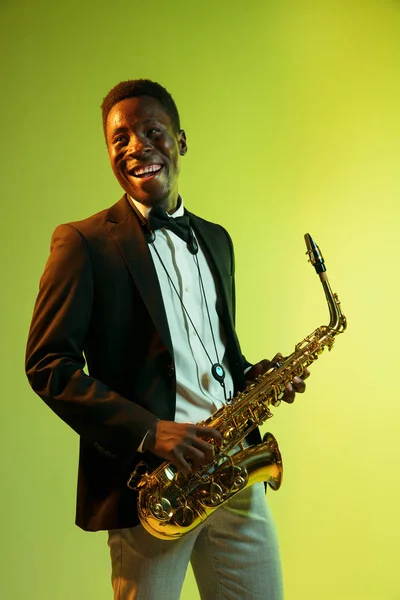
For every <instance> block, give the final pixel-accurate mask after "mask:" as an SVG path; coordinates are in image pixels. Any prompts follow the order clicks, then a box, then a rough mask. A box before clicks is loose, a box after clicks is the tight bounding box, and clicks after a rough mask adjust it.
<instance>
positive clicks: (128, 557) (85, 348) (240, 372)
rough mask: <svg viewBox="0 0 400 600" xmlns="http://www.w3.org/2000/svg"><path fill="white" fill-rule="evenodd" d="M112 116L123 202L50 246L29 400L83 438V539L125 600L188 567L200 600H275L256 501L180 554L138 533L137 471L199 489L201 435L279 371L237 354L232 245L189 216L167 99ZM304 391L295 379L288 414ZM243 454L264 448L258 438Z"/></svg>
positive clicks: (117, 98)
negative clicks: (106, 552)
mask: <svg viewBox="0 0 400 600" xmlns="http://www.w3.org/2000/svg"><path fill="white" fill-rule="evenodd" d="M102 112H103V125H104V133H105V137H106V142H107V149H108V153H109V157H110V162H111V166H112V169H113V171H114V174H115V176H116V178H117V180H118V181H119V183H120V185H121V187H122V188H123V190H124V191H125V194H124V196H123V197H122V199H121V200H119V201H118V202H117V203H116V204H114V206H112V207H111V208H110V209H108V210H104V211H102V212H100V213H98V214H96V215H94V216H92V217H90V218H88V219H85V220H83V221H80V222H75V223H69V224H66V225H61V226H59V227H57V229H56V230H55V232H54V234H53V238H52V243H51V253H50V257H49V259H48V262H47V265H46V268H45V271H44V274H43V276H42V279H41V284H40V291H39V295H38V299H37V302H36V306H35V311H34V315H33V319H32V325H31V330H30V334H29V340H28V347H27V359H26V368H27V375H28V378H29V381H30V383H31V385H32V387H33V389H34V390H35V391H36V393H37V394H39V396H40V397H41V398H43V400H44V401H45V402H46V403H47V404H48V405H49V406H50V408H51V409H52V410H53V411H54V412H55V413H56V414H58V415H59V416H60V417H61V418H62V419H63V420H64V421H65V422H66V423H68V424H69V425H70V426H71V427H72V428H73V429H74V430H75V431H76V432H77V433H78V434H79V435H80V461H79V477H78V499H77V516H76V523H77V524H78V526H80V527H81V528H82V529H84V530H87V531H95V530H99V529H107V530H109V545H110V549H111V558H112V572H113V575H112V579H113V587H114V594H115V598H116V599H117V598H118V599H121V600H122V599H123V600H132V599H147V600H152V599H157V600H159V599H161V598H162V599H163V600H176V599H177V598H179V594H180V590H181V587H182V583H183V579H184V576H185V573H186V569H187V565H188V562H189V560H191V562H192V566H193V570H194V573H195V576H196V579H197V582H198V586H199V589H200V593H201V596H202V598H206V599H210V600H211V599H212V600H215V599H216V598H232V599H237V600H239V599H241V600H243V599H244V598H249V599H252V600H255V599H261V598H262V599H265V598H267V599H269V600H278V599H280V598H281V597H282V585H281V575H280V565H279V553H278V547H277V542H276V537H275V532H274V527H273V523H272V519H271V517H270V514H269V512H268V508H267V504H266V502H265V498H264V492H263V486H262V485H260V484H257V485H254V486H251V487H249V488H247V489H245V490H243V491H242V492H241V493H239V494H237V495H236V496H235V497H234V498H233V499H231V500H230V501H229V502H227V503H226V504H225V505H224V506H222V507H220V508H219V509H218V510H217V511H216V512H215V513H214V514H213V515H212V516H211V517H209V519H207V520H206V522H205V523H204V524H203V525H201V526H200V527H198V528H197V529H195V530H194V531H193V532H191V533H189V534H187V535H186V536H183V537H182V538H181V539H179V540H174V541H165V540H159V539H157V538H155V537H153V536H151V535H150V534H149V533H148V532H147V531H146V530H145V529H144V528H143V526H142V525H140V524H138V517H137V512H136V500H137V497H136V494H135V492H133V491H131V490H130V489H128V487H127V478H128V476H129V474H130V473H131V472H132V471H133V469H134V467H135V465H136V464H137V463H138V462H139V461H140V460H142V459H143V460H145V461H146V462H147V463H148V464H150V465H156V464H158V463H157V460H158V459H164V460H165V459H166V460H168V461H172V462H173V463H174V464H175V466H176V467H177V468H178V469H179V470H180V471H182V472H184V473H186V474H190V473H191V471H192V470H193V469H196V468H197V467H198V466H199V465H202V464H206V463H208V462H210V461H211V460H212V457H213V453H214V445H218V444H219V443H220V442H221V435H220V433H219V432H218V431H216V430H214V429H212V428H209V427H203V426H197V425H195V423H198V422H200V421H202V420H203V419H205V418H207V417H208V416H209V415H210V414H212V413H213V412H214V411H215V410H216V409H217V408H218V407H219V406H221V405H222V403H223V402H225V401H226V399H227V398H228V397H229V395H230V394H233V393H235V392H236V391H237V390H239V389H243V387H244V386H245V384H246V381H245V377H246V378H247V379H252V378H254V377H255V376H256V375H257V374H258V373H261V372H263V371H264V370H265V369H266V368H269V367H270V366H271V363H270V361H267V360H264V361H261V362H260V363H258V364H257V365H255V366H253V367H252V366H251V365H250V364H249V363H247V362H246V360H245V359H244V357H243V355H242V353H241V350H240V345H239V342H238V339H237V337H236V333H235V329H234V313H235V296H234V257H233V247H232V242H231V240H230V238H229V236H228V234H227V232H226V231H225V230H224V229H223V228H222V227H220V226H219V225H215V224H212V223H209V222H206V221H204V220H203V219H200V218H199V217H196V216H195V215H193V214H191V213H189V212H187V211H186V210H185V209H184V207H183V200H182V198H181V196H180V195H179V193H178V176H179V170H180V162H181V157H182V156H184V155H185V154H186V152H187V144H186V136H185V133H184V131H183V130H182V129H181V128H180V123H179V115H178V111H177V109H176V106H175V103H174V101H173V99H172V97H171V96H170V95H169V93H168V92H167V91H166V90H165V89H164V88H163V87H161V86H160V85H159V84H157V83H154V82H151V81H148V80H136V81H128V82H122V83H120V84H118V85H117V86H116V87H115V88H113V89H112V90H111V91H110V92H109V94H108V95H107V96H106V98H105V99H104V101H103V104H102ZM182 217H183V221H182ZM187 217H188V218H189V224H190V228H188V227H187ZM185 218H186V221H185ZM176 224H178V225H176ZM175 225H176V226H175ZM181 229H182V230H183V231H181ZM180 236H182V237H183V239H181V237H180ZM85 361H86V364H87V368H88V374H86V373H85V372H84V370H83V369H84V366H85ZM218 373H219V375H218ZM245 373H246V375H245ZM221 374H222V375H221ZM304 389H305V385H304V382H303V381H302V380H301V379H299V378H295V379H294V381H293V383H292V384H289V385H288V386H287V389H286V392H285V395H284V400H286V401H288V402H292V401H293V399H294V396H295V392H296V391H297V392H303V391H304ZM247 441H248V443H250V444H252V443H259V442H260V436H259V433H258V431H255V432H253V433H252V434H251V435H250V436H249V438H248V440H247ZM158 462H159V461H158Z"/></svg>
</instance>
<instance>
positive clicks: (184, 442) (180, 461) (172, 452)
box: [143, 421, 222, 475]
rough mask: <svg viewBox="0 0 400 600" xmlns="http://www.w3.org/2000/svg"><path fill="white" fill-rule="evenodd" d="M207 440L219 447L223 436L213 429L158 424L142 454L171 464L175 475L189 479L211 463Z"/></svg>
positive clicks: (212, 457) (167, 422) (176, 424)
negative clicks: (151, 455) (174, 468)
mask: <svg viewBox="0 0 400 600" xmlns="http://www.w3.org/2000/svg"><path fill="white" fill-rule="evenodd" d="M203 438H205V439H203ZM206 439H211V440H214V442H215V444H216V445H217V446H220V445H221V443H222V435H221V434H220V433H219V431H217V430H216V429H213V428H212V427H204V426H202V425H192V424H191V423H175V422H174V421H157V423H156V424H155V426H154V427H153V429H151V430H150V431H149V432H148V434H147V436H146V439H145V441H144V444H143V450H144V451H149V452H152V453H153V454H155V455H156V456H159V457H160V458H163V459H165V460H168V461H170V462H172V463H173V464H174V465H175V467H176V468H177V469H178V471H181V472H182V473H184V474H185V475H190V474H191V473H193V472H194V471H196V470H197V468H198V467H200V466H201V465H204V464H207V463H209V462H212V460H213V459H214V444H212V443H210V442H207V441H205V440H206Z"/></svg>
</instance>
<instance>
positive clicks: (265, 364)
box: [246, 353, 310, 404]
mask: <svg viewBox="0 0 400 600" xmlns="http://www.w3.org/2000/svg"><path fill="white" fill-rule="evenodd" d="M284 360H285V359H284V357H283V356H282V354H280V353H278V354H276V355H275V356H274V358H273V359H272V360H268V359H267V358H264V359H263V360H260V362H258V363H257V364H255V365H253V366H252V367H251V369H249V370H248V371H247V373H246V383H247V385H249V384H250V383H252V382H253V381H254V380H255V379H256V378H257V377H258V375H262V374H263V373H265V372H266V371H269V369H273V368H274V367H276V366H277V365H278V363H281V362H283V361H284ZM309 376H310V372H309V371H308V369H304V372H303V374H302V376H301V377H297V376H296V377H293V380H292V381H291V382H289V383H287V384H286V387H285V391H284V394H283V396H282V398H281V400H283V401H284V402H288V403H289V404H292V402H294V399H295V397H296V394H303V393H304V392H305V390H306V384H305V383H304V380H305V379H307V377H309Z"/></svg>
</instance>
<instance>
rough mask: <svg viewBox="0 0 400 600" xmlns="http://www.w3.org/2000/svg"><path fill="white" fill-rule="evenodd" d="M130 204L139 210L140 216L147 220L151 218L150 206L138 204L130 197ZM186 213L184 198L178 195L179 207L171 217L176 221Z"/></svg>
mask: <svg viewBox="0 0 400 600" xmlns="http://www.w3.org/2000/svg"><path fill="white" fill-rule="evenodd" d="M128 198H129V200H130V202H132V204H133V205H134V206H135V207H136V208H137V210H138V211H139V212H140V214H141V215H142V216H143V217H144V218H145V219H146V221H147V219H148V218H149V212H150V210H151V207H150V206H145V205H144V204H142V203H141V202H138V201H137V200H135V199H134V198H132V197H131V196H128ZM184 212H185V207H184V206H183V198H182V196H181V195H180V194H178V207H177V209H176V210H175V212H173V213H172V214H171V215H169V216H170V217H173V218H174V219H175V217H182V216H183V214H184Z"/></svg>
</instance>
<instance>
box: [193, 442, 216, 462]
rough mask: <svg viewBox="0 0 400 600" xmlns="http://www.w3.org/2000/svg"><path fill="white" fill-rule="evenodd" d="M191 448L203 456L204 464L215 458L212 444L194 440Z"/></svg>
mask: <svg viewBox="0 0 400 600" xmlns="http://www.w3.org/2000/svg"><path fill="white" fill-rule="evenodd" d="M193 447H194V448H196V449H197V450H199V451H201V453H202V455H203V456H205V459H206V462H211V461H212V460H214V458H215V449H214V446H213V444H210V443H208V442H205V441H204V440H202V439H200V438H196V439H195V440H194V441H193Z"/></svg>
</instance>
